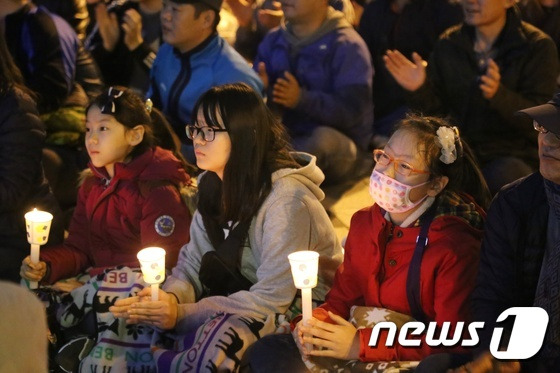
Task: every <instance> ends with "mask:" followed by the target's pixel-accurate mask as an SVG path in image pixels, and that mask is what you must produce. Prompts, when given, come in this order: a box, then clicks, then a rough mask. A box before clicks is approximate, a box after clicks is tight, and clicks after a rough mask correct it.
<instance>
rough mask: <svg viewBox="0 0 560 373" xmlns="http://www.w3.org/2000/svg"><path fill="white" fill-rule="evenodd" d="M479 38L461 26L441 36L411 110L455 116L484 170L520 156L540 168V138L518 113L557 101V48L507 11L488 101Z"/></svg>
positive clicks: (411, 99)
mask: <svg viewBox="0 0 560 373" xmlns="http://www.w3.org/2000/svg"><path fill="white" fill-rule="evenodd" d="M474 32H475V30H474V28H473V27H472V26H468V25H466V24H461V25H458V26H455V27H452V28H450V29H448V30H447V31H446V32H445V33H444V34H443V35H442V37H441V39H440V40H439V41H438V43H437V44H436V46H435V47H434V50H433V53H432V55H431V58H430V62H429V64H428V71H427V73H428V79H427V81H426V83H425V84H424V85H422V87H420V88H419V89H417V90H416V91H414V92H412V93H411V94H410V97H409V98H410V105H411V107H412V108H413V109H416V110H418V111H421V112H423V113H425V114H436V115H450V116H451V117H452V119H453V120H454V121H455V122H456V124H457V125H458V126H459V127H460V129H461V132H462V135H463V136H464V137H465V138H466V140H467V142H469V144H470V145H471V146H472V147H473V148H474V150H475V153H476V155H477V157H478V160H479V162H480V163H481V165H482V166H484V164H485V163H487V162H489V161H491V160H493V159H495V158H497V157H501V156H516V157H519V158H521V159H523V160H525V161H526V162H528V163H529V164H530V165H532V166H535V167H536V165H537V150H536V144H537V141H536V135H537V133H536V132H535V130H534V129H533V127H532V126H531V123H530V122H529V121H528V120H527V119H526V118H522V117H518V116H515V113H516V112H517V111H518V110H521V109H525V108H528V107H531V106H536V105H540V104H543V103H545V102H547V101H548V100H550V98H551V97H552V96H553V94H554V90H555V86H556V77H557V76H558V58H557V54H556V46H555V45H554V42H553V41H552V40H551V39H550V37H548V36H547V35H546V34H544V33H543V32H542V31H540V30H539V29H537V28H535V27H533V26H532V25H530V24H528V23H525V22H522V21H521V20H520V18H519V16H518V14H517V12H516V11H515V10H514V9H510V10H508V14H507V20H506V24H505V26H504V28H503V30H502V32H501V34H500V35H499V36H498V39H497V40H496V42H495V44H494V49H495V50H496V56H495V58H494V60H495V62H496V63H497V65H498V67H499V69H500V75H501V81H500V86H499V88H498V91H497V93H496V95H495V96H494V97H493V98H491V99H490V100H487V99H485V98H484V97H483V96H482V91H481V90H480V88H479V84H480V75H481V74H482V73H483V71H480V70H479V65H478V63H477V58H476V55H475V52H474V47H473V42H474Z"/></svg>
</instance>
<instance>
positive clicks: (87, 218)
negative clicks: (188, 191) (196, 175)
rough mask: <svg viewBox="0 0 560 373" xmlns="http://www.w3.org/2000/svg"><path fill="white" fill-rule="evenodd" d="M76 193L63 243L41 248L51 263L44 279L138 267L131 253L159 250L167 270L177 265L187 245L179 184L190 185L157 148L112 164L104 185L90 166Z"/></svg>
mask: <svg viewBox="0 0 560 373" xmlns="http://www.w3.org/2000/svg"><path fill="white" fill-rule="evenodd" d="M90 169H91V170H92V171H93V175H90V176H87V177H86V179H85V181H84V183H83V184H82V186H81V187H80V190H79V192H78V202H77V205H76V209H75V210H74V215H73V217H72V221H71V223H70V228H69V235H68V238H67V239H66V240H65V242H64V244H63V245H61V246H57V247H52V248H46V249H44V250H41V260H42V261H45V262H47V263H48V264H49V265H50V273H49V274H48V276H47V277H45V279H44V280H45V281H47V282H49V283H53V282H55V281H57V280H59V279H62V278H67V277H71V276H75V275H77V274H78V273H80V272H82V271H84V270H85V269H86V268H88V267H93V270H92V271H90V272H91V273H92V274H95V273H98V272H100V271H101V270H102V269H104V268H107V267H113V266H117V265H128V266H131V267H139V263H138V259H137V258H136V254H137V253H138V251H139V250H140V249H142V248H144V247H148V246H160V247H163V248H164V249H165V250H166V252H167V254H166V258H165V261H166V266H167V267H168V268H172V267H173V266H175V263H176V262H177V256H178V254H179V249H180V248H181V247H182V246H183V245H184V244H186V243H187V242H188V241H189V226H190V223H191V215H190V213H189V210H188V209H187V206H186V205H185V203H184V201H183V200H182V198H181V195H180V193H179V189H178V188H180V186H181V185H185V184H187V183H189V182H190V178H189V176H188V175H187V174H186V172H185V171H184V169H183V168H182V167H181V164H180V162H179V161H178V160H177V159H176V158H175V157H174V156H173V155H172V153H171V152H169V151H168V150H163V149H161V148H158V147H156V148H155V149H153V150H148V151H147V152H145V153H144V154H142V155H140V156H138V157H136V158H135V159H133V160H132V161H131V162H130V163H128V164H124V163H117V164H116V165H115V175H114V177H113V178H112V179H111V180H110V182H109V183H108V185H106V182H107V180H108V175H107V173H106V171H105V168H95V167H93V166H92V165H91V164H90Z"/></svg>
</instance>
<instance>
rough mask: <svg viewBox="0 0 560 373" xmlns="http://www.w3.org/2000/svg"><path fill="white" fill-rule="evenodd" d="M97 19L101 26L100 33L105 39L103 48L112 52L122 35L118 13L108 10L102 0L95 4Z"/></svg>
mask: <svg viewBox="0 0 560 373" xmlns="http://www.w3.org/2000/svg"><path fill="white" fill-rule="evenodd" d="M95 21H96V22H97V25H98V27H99V35H101V39H103V48H105V50H107V51H109V52H112V51H113V50H114V49H115V47H116V46H117V42H118V41H119V37H120V36H121V30H120V28H119V22H118V20H117V15H116V14H115V13H109V12H107V6H106V5H105V4H104V3H103V2H100V3H98V4H97V5H96V6H95Z"/></svg>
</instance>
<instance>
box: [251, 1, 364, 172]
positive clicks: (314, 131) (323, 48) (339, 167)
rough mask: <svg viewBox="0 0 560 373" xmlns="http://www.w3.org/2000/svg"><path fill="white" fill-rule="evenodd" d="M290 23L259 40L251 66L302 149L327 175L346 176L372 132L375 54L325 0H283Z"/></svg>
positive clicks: (295, 141)
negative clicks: (373, 61)
mask: <svg viewBox="0 0 560 373" xmlns="http://www.w3.org/2000/svg"><path fill="white" fill-rule="evenodd" d="M282 10H283V11H284V17H285V21H286V23H285V24H283V25H282V26H281V27H280V28H278V29H275V30H272V31H271V32H270V33H269V34H268V35H267V36H266V37H265V39H264V40H263V41H262V43H261V45H260V46H259V50H258V53H257V57H256V59H255V63H254V65H253V67H254V68H255V69H256V70H257V71H258V72H259V76H260V77H261V79H262V80H263V82H264V85H265V88H266V89H267V94H268V103H269V104H271V105H272V106H273V108H274V109H275V110H277V111H278V112H279V113H280V115H281V116H282V120H283V122H284V124H285V125H286V127H287V128H288V131H289V133H290V135H291V137H292V139H293V146H294V147H295V148H296V149H297V150H302V151H305V152H309V153H311V154H314V155H315V156H317V165H319V167H320V168H321V169H322V170H323V172H324V173H325V177H326V180H325V181H326V182H331V183H332V182H336V181H339V180H340V179H342V178H344V177H345V176H347V175H348V174H349V173H350V172H351V171H352V170H353V166H354V163H355V161H356V156H357V152H358V149H363V150H365V149H366V148H367V146H368V144H369V141H370V139H371V135H372V123H373V103H372V98H371V95H372V88H371V87H372V76H373V69H372V67H371V58H370V54H369V51H368V49H367V46H366V44H365V42H364V41H363V40H362V38H361V37H360V36H359V35H358V33H357V32H356V31H355V30H354V29H353V28H352V26H351V25H350V23H348V21H346V19H345V18H344V15H343V13H342V12H339V11H336V10H334V9H333V8H332V7H330V6H329V5H328V0H283V1H282Z"/></svg>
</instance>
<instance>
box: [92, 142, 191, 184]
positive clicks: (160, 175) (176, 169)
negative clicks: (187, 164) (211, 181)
mask: <svg viewBox="0 0 560 373" xmlns="http://www.w3.org/2000/svg"><path fill="white" fill-rule="evenodd" d="M89 168H90V170H91V171H92V172H93V175H94V176H95V177H97V178H99V179H102V180H106V181H111V182H112V180H111V179H110V177H109V175H108V174H107V170H106V169H105V167H95V166H93V164H91V162H90V163H89ZM132 179H136V180H139V181H165V182H170V183H173V184H174V185H177V186H181V185H182V184H186V183H188V182H189V181H190V177H189V175H188V174H187V173H186V171H185V170H184V168H183V166H182V165H181V162H179V160H178V159H177V158H175V156H174V155H173V153H171V152H170V151H169V150H166V149H162V148H160V147H158V146H156V147H154V148H152V149H149V150H147V151H146V152H144V153H143V154H141V155H139V156H138V157H136V158H134V159H133V160H132V161H130V162H128V163H122V162H119V163H116V164H115V175H114V177H113V180H115V181H116V180H132Z"/></svg>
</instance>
